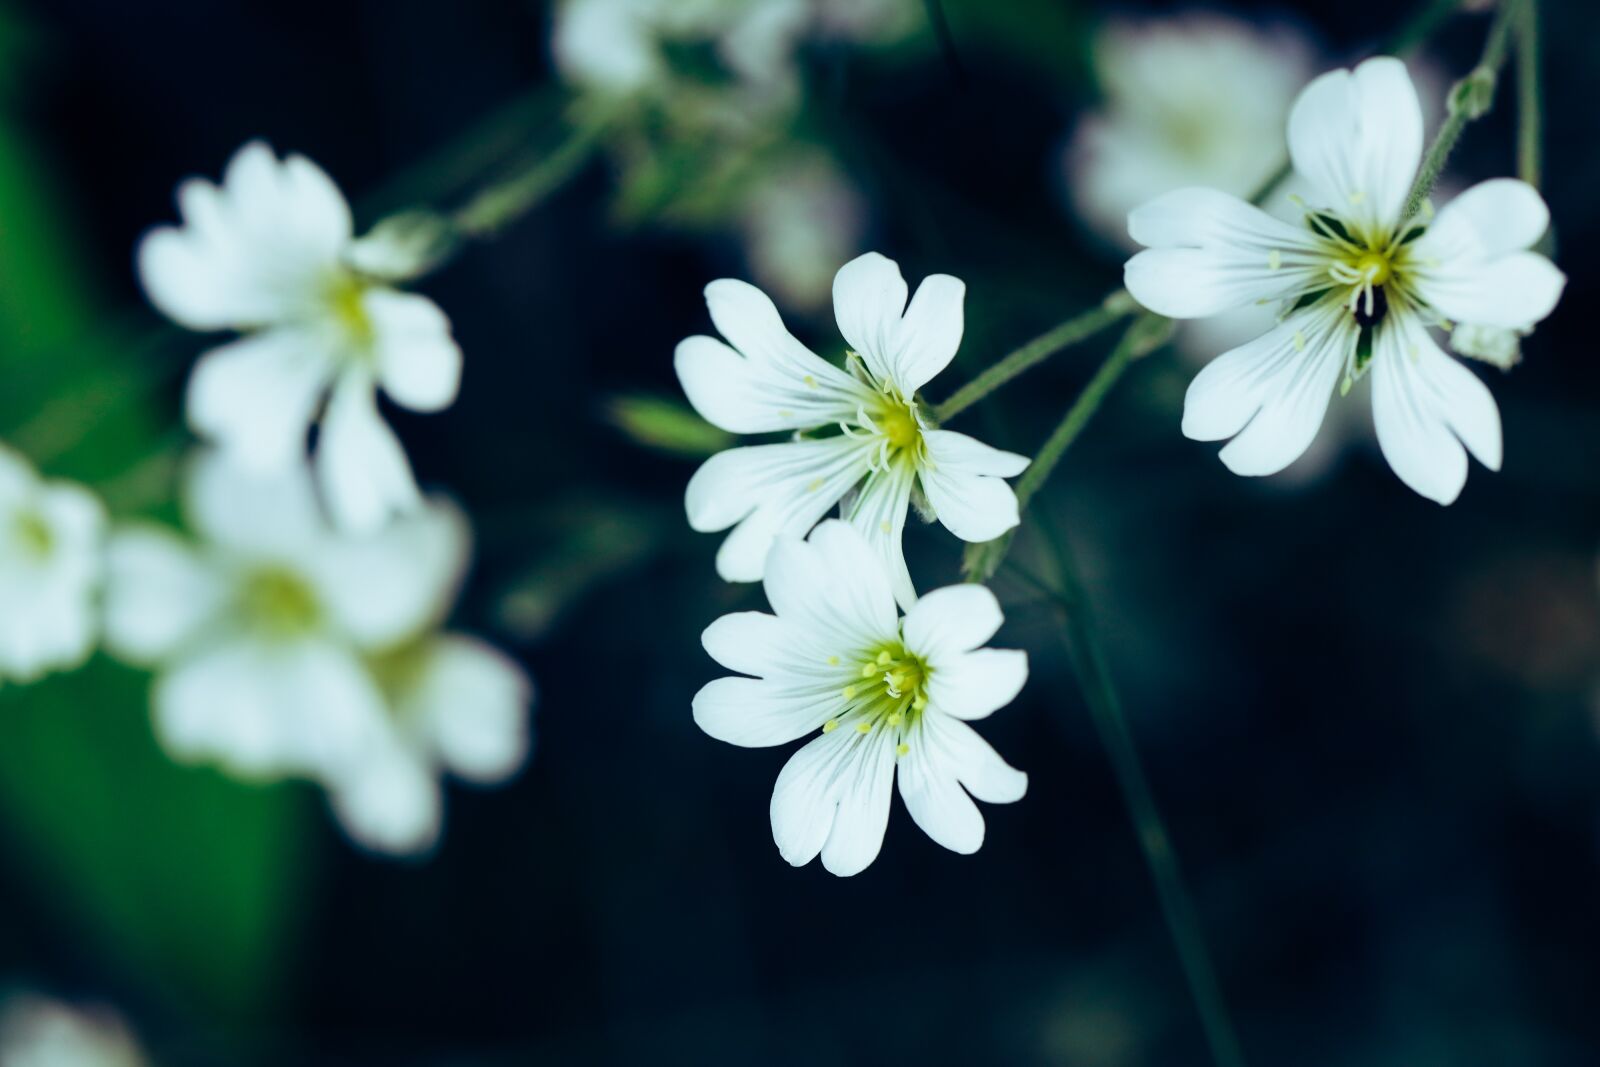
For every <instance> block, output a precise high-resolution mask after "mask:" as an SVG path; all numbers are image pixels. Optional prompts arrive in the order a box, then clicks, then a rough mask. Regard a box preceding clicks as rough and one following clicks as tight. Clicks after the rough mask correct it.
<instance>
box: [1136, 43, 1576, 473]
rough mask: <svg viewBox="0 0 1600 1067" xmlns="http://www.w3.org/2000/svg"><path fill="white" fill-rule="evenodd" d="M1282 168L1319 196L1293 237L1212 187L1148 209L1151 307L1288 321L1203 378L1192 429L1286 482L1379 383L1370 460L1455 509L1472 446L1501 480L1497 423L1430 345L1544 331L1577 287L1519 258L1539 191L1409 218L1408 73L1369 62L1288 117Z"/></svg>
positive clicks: (1474, 195)
mask: <svg viewBox="0 0 1600 1067" xmlns="http://www.w3.org/2000/svg"><path fill="white" fill-rule="evenodd" d="M1289 151H1290V156H1291V158H1292V159H1293V161H1294V165H1295V170H1296V171H1297V172H1298V173H1299V175H1300V177H1301V179H1302V180H1303V181H1304V182H1305V183H1306V185H1307V186H1308V188H1309V189H1310V190H1311V192H1310V194H1309V199H1310V205H1309V206H1308V208H1307V210H1306V213H1305V220H1304V225H1303V226H1294V225H1291V224H1289V223H1286V222H1282V221H1280V220H1278V219H1274V218H1273V217H1272V216H1270V215H1268V214H1267V213H1265V212H1263V211H1261V210H1260V209H1258V208H1255V207H1252V206H1250V205H1249V204H1246V203H1245V202H1244V201H1242V200H1240V199H1238V198H1237V197H1234V196H1231V195H1229V194H1226V193H1222V192H1217V191H1215V190H1210V189H1199V188H1191V189H1180V190H1177V191H1175V192H1172V193H1168V194H1166V195H1164V196H1161V197H1158V198H1157V199H1156V200H1154V201H1152V202H1151V203H1149V204H1146V205H1144V206H1143V207H1141V208H1138V209H1137V210H1135V211H1134V212H1133V214H1132V215H1131V216H1130V218H1129V220H1128V226H1129V231H1130V232H1131V233H1132V235H1133V237H1134V238H1135V239H1136V240H1138V241H1139V242H1140V243H1141V244H1144V245H1146V246H1148V249H1147V250H1146V251H1144V252H1140V253H1139V254H1138V255H1136V256H1134V257H1133V259H1131V260H1130V261H1129V262H1128V265H1127V268H1126V270H1125V280H1126V282H1127V285H1128V289H1129V291H1130V292H1132V293H1133V295H1134V297H1135V298H1136V299H1138V300H1139V302H1140V303H1142V304H1144V305H1145V306H1146V307H1148V308H1150V309H1151V310H1152V311H1155V312H1157V313H1159V314H1163V315H1169V316H1172V317H1174V318H1201V317H1206V316H1210V315H1215V314H1219V313H1221V312H1224V311H1227V310H1229V309H1232V308H1237V307H1242V306H1245V305H1248V304H1251V303H1256V302H1263V301H1265V302H1273V301H1277V302H1281V303H1282V306H1283V308H1284V313H1283V317H1282V319H1281V321H1280V322H1279V324H1278V325H1277V326H1275V327H1273V328H1272V329H1271V330H1269V331H1268V332H1267V333H1265V334H1264V335H1262V336H1261V337H1260V338H1258V339H1256V340H1254V341H1252V342H1250V343H1248V344H1245V345H1242V346H1240V347H1238V348H1235V349H1233V350H1232V351H1230V352H1227V353H1224V354H1223V355H1222V356H1220V357H1219V358H1217V359H1216V360H1214V361H1213V362H1212V363H1211V364H1210V365H1209V366H1207V367H1206V368H1205V369H1204V370H1202V371H1201V372H1200V374H1199V375H1198V376H1197V377H1196V378H1195V380H1194V382H1193V383H1192V384H1191V385H1190V386H1189V391H1188V395H1187V397H1186V398H1185V403H1184V415H1183V432H1184V433H1185V434H1186V435H1187V436H1189V437H1190V438H1193V439H1195V440H1201V441H1216V440H1222V439H1225V438H1230V437H1231V438H1233V440H1232V441H1231V442H1230V443H1229V444H1228V445H1227V446H1226V447H1225V448H1224V449H1223V450H1222V460H1223V462H1224V463H1226V464H1227V465H1228V467H1229V468H1230V469H1231V470H1233V471H1235V472H1236V473H1239V474H1251V475H1262V474H1272V473H1275V472H1277V471H1280V470H1282V469H1283V468H1284V467H1286V466H1287V465H1288V464H1289V463H1291V462H1292V461H1293V460H1294V459H1295V458H1296V457H1297V456H1299V455H1300V454H1301V453H1303V452H1304V451H1305V450H1306V448H1307V447H1308V446H1309V445H1310V443H1311V441H1312V438H1313V437H1315V436H1316V433H1317V428H1318V427H1319V426H1320V425H1321V423H1322V419H1323V415H1324V413H1325V412H1326V410H1327V406H1328V402H1329V399H1330V397H1331V395H1332V393H1333V390H1334V389H1335V387H1336V386H1339V385H1340V383H1341V380H1342V381H1343V383H1344V386H1343V387H1344V388H1346V389H1348V387H1349V385H1350V383H1351V382H1352V381H1354V380H1355V379H1357V378H1360V377H1362V376H1363V375H1364V374H1366V372H1367V371H1369V370H1370V371H1371V372H1372V377H1373V386H1372V389H1373V392H1372V410H1373V418H1374V421H1375V423H1376V425H1377V431H1378V443H1379V445H1380V447H1381V448H1382V450H1383V454H1384V456H1385V458H1386V459H1388V461H1389V465H1390V466H1391V467H1393V468H1394V470H1395V473H1396V474H1398V475H1399V476H1400V478H1401V480H1402V481H1404V482H1405V483H1406V484H1407V485H1409V486H1411V487H1412V488H1413V489H1415V490H1416V491H1417V492H1419V493H1421V494H1422V495H1424V496H1426V497H1429V498H1430V499H1433V500H1436V501H1438V502H1440V503H1445V504H1447V503H1450V502H1451V501H1453V500H1454V499H1455V498H1456V496H1457V495H1458V494H1459V493H1460V491H1461V487H1462V485H1463V484H1464V483H1465V481H1466V476H1467V459H1466V451H1465V450H1464V449H1463V447H1462V446H1463V445H1465V446H1466V449H1468V450H1471V452H1472V454H1473V455H1474V456H1476V457H1477V458H1478V460H1479V462H1481V463H1483V464H1484V465H1485V466H1487V467H1489V468H1491V469H1498V467H1499V465H1500V454H1501V444H1500V416H1499V412H1498V411H1497V410H1496V408H1495V404H1494V399H1493V398H1492V397H1491V396H1490V395H1489V391H1488V389H1487V388H1485V387H1484V385H1483V383H1482V382H1480V381H1479V380H1478V379H1477V378H1476V377H1475V376H1474V375H1473V374H1472V372H1471V371H1469V370H1468V369H1467V368H1466V367H1464V366H1462V365H1461V364H1460V363H1458V362H1456V361H1455V360H1454V359H1452V358H1451V357H1450V356H1448V355H1446V354H1445V353H1444V352H1443V351H1441V350H1440V349H1439V347H1438V345H1437V344H1436V343H1435V342H1434V340H1433V338H1432V337H1431V336H1430V335H1429V332H1428V330H1429V328H1430V327H1433V326H1440V325H1443V324H1444V322H1445V321H1447V320H1452V321H1455V322H1464V323H1471V324H1474V325H1482V326H1495V327H1501V328H1507V329H1518V330H1526V329H1528V328H1531V327H1532V325H1533V324H1534V323H1536V322H1538V321H1539V320H1541V319H1543V318H1544V317H1545V316H1546V315H1548V314H1549V313H1550V311H1551V309H1552V308H1554V307H1555V304H1556V301H1557V300H1558V299H1559V297H1560V295H1561V289H1562V286H1563V285H1564V284H1565V278H1564V277H1563V276H1562V274H1561V272H1560V271H1558V270H1556V268H1555V267H1554V266H1553V265H1551V263H1550V261H1549V260H1547V259H1545V258H1544V257H1543V256H1540V255H1537V254H1535V253H1532V252H1529V251H1526V249H1527V248H1529V247H1530V246H1531V245H1532V244H1533V243H1534V242H1535V241H1537V240H1538V239H1539V237H1540V235H1541V234H1543V233H1544V231H1545V228H1546V227H1547V226H1548V224H1549V212H1548V210H1547V209H1546V208H1545V205H1544V201H1543V200H1542V199H1540V197H1539V194H1538V193H1537V192H1536V191H1535V190H1534V189H1533V188H1532V187H1531V186H1529V185H1527V184H1526V183H1524V182H1520V181H1514V180H1510V179H1497V180H1492V181H1487V182H1483V183H1481V184H1479V185H1476V186H1474V187H1473V188H1471V189H1468V190H1467V191H1466V192H1465V193H1463V194H1461V195H1460V196H1459V197H1457V198H1456V199H1455V200H1453V201H1452V202H1451V203H1450V204H1448V205H1447V206H1446V207H1444V208H1443V209H1442V210H1441V211H1439V213H1438V215H1437V217H1436V218H1431V219H1429V218H1425V217H1422V216H1419V217H1417V218H1413V219H1403V218H1401V214H1402V211H1403V209H1404V205H1405V201H1406V198H1407V195H1408V192H1409V190H1410V187H1411V184H1412V181H1413V178H1414V177H1415V175H1416V173H1417V167H1418V163H1419V161H1420V158H1421V153H1422V113H1421V109H1420V107H1419V106H1418V103H1417V96H1416V92H1415V90H1414V89H1413V88H1412V84H1411V79H1410V78H1409V76H1408V75H1407V73H1406V69H1405V66H1404V64H1402V63H1401V62H1400V61H1399V60H1396V59H1389V58H1379V59H1372V60H1368V61H1367V62H1365V63H1362V64H1361V65H1360V66H1359V67H1357V68H1356V69H1355V70H1354V71H1353V72H1352V71H1347V70H1338V71H1332V72H1330V73H1328V74H1324V75H1322V76H1321V77H1319V78H1317V79H1316V80H1315V81H1313V82H1312V83H1311V84H1310V85H1309V86H1307V87H1306V89H1305V91H1304V92H1302V93H1301V94H1300V98H1299V100H1298V101H1297V102H1296V103H1295V106H1294V110H1293V112H1292V113H1291V115H1290V118H1289Z"/></svg>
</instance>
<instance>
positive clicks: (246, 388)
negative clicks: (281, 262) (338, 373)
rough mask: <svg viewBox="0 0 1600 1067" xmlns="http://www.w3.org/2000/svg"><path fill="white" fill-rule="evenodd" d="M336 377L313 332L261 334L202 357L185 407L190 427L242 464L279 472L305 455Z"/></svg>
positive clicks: (290, 330) (293, 330)
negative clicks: (317, 414) (308, 434)
mask: <svg viewBox="0 0 1600 1067" xmlns="http://www.w3.org/2000/svg"><path fill="white" fill-rule="evenodd" d="M332 374H333V363H332V356H331V353H330V352H329V351H328V350H327V348H326V347H325V346H324V345H323V343H322V341H321V340H320V335H319V334H317V333H316V332H314V331H308V330H302V329H298V328H294V327H280V328H276V329H270V330H263V331H262V332H260V333H257V334H253V335H251V336H249V337H245V338H242V339H240V340H238V341H234V342H233V343H231V344H226V345H223V346H222V347H220V348H214V349H212V350H211V351H210V352H207V353H206V354H205V355H203V356H201V357H200V361H199V362H198V363H196V364H195V367H194V372H193V373H192V374H191V375H190V377H189V388H188V395H187V398H186V401H185V407H186V409H187V411H188V416H189V425H190V427H192V428H193V430H194V432H195V433H197V434H199V435H200V436H201V437H205V438H208V439H210V440H212V441H216V442H218V443H220V444H222V445H224V446H225V447H227V448H228V450H229V451H231V452H233V453H235V454H236V455H237V456H238V458H239V460H240V461H241V462H242V463H245V464H247V465H249V466H251V467H254V468H256V469H258V470H262V471H271V470H282V469H283V468H284V467H287V466H288V465H290V464H292V463H296V462H298V461H299V460H300V459H301V458H302V457H303V456H304V455H305V449H306V431H307V429H308V428H309V427H310V425H311V420H312V417H313V415H314V414H315V412H316V407H317V402H318V401H319V400H320V399H321V397H322V393H323V391H324V389H326V388H327V385H328V381H329V379H330V378H331V376H332Z"/></svg>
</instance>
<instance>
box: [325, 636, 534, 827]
mask: <svg viewBox="0 0 1600 1067" xmlns="http://www.w3.org/2000/svg"><path fill="white" fill-rule="evenodd" d="M371 666H372V668H373V672H374V675H375V677H376V678H377V680H378V682H379V684H380V686H381V688H382V689H383V692H384V695H385V698H386V699H387V700H388V703H389V712H390V721H391V723H392V725H393V727H394V728H393V729H392V730H390V731H388V732H387V734H386V735H385V737H384V738H383V741H382V743H380V744H378V745H376V746H375V747H374V748H373V749H372V750H370V751H368V752H367V753H366V754H365V755H364V758H363V759H362V760H361V761H360V762H359V763H357V764H356V765H354V766H353V767H352V768H351V769H350V770H349V771H347V772H345V773H343V774H342V775H341V776H340V777H339V779H338V780H337V781H335V782H334V783H333V784H332V794H331V796H332V801H333V809H334V812H335V813H336V814H337V815H338V817H339V820H340V822H341V823H342V824H343V825H344V828H345V831H346V832H347V833H348V834H349V835H350V836H351V838H353V839H354V840H356V841H357V842H359V843H361V844H363V845H365V846H366V847H367V848H370V849H372V850H374V851H377V852H387V853H395V854H410V853H418V852H423V851H426V850H428V849H430V848H432V847H433V845H434V844H435V843H436V842H437V841H438V838H439V830H440V825H441V821H442V815H443V797H442V793H441V790H440V787H439V777H440V775H441V774H443V773H446V772H448V773H451V774H454V775H455V776H456V777H458V778H461V779H463V780H464V781H467V782H472V783H476V784H479V785H493V784H496V783H499V782H503V781H505V780H506V779H508V778H510V777H511V776H512V775H514V774H516V773H517V771H518V770H520V769H521V768H522V765H523V763H524V762H525V761H526V760H527V756H528V748H529V730H528V708H529V705H530V704H531V703H532V700H533V686H532V683H531V682H530V681H529V680H528V677H527V675H526V674H525V673H524V672H523V670H522V668H521V667H519V666H518V665H517V663H516V661H514V660H512V659H511V658H510V657H509V656H506V655H505V654H503V653H501V652H500V651H498V650H496V649H495V648H492V647H491V646H489V645H487V644H485V643H484V642H482V641H479V640H478V639H476V638H473V637H467V636H465V635H462V634H442V635H437V636H429V637H427V638H425V639H424V640H422V641H420V642H416V643H413V644H410V645H407V646H405V647H404V648H401V649H398V650H396V651H394V652H390V653H387V654H384V655H381V656H379V657H377V658H376V659H375V660H374V661H373V662H372V664H371Z"/></svg>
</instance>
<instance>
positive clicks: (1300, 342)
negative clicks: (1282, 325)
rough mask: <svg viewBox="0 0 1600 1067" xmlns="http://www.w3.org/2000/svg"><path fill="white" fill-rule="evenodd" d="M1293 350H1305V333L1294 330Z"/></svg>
mask: <svg viewBox="0 0 1600 1067" xmlns="http://www.w3.org/2000/svg"><path fill="white" fill-rule="evenodd" d="M1294 350H1295V351H1296V352H1304V351H1305V350H1306V335H1305V334H1303V333H1301V332H1300V331H1299V330H1296V331H1295V332H1294Z"/></svg>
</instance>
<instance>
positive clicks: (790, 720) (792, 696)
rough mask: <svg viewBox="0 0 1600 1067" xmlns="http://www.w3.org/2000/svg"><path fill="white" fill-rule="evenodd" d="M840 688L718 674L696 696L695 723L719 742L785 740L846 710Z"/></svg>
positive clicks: (747, 744)
mask: <svg viewBox="0 0 1600 1067" xmlns="http://www.w3.org/2000/svg"><path fill="white" fill-rule="evenodd" d="M842 688H843V686H842V685H840V684H833V685H829V686H827V687H826V688H823V687H822V686H820V685H818V686H815V687H813V688H811V689H810V690H807V689H805V688H803V687H798V686H784V685H780V684H779V683H777V682H774V681H767V680H765V679H760V678H718V679H717V680H715V681H713V682H708V683H706V685H704V686H703V687H702V688H701V689H700V691H699V692H698V693H696V694H695V695H694V705H693V707H694V722H695V725H696V726H698V727H700V729H702V730H704V731H705V732H706V733H707V734H708V735H709V736H711V737H714V738H716V739H717V740H718V741H726V742H727V743H728V744H730V745H738V746H739V747H741V748H766V747H768V746H770V745H782V744H787V743H788V742H790V741H793V740H794V739H795V738H797V737H804V736H805V735H806V734H809V733H811V732H812V731H813V730H816V729H817V728H818V727H820V726H821V725H822V724H823V723H825V722H827V721H828V720H829V719H831V718H833V717H834V716H835V715H837V714H839V713H840V712H841V711H842V710H843V707H842V700H841V698H840V695H839V691H840V689H842Z"/></svg>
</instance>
